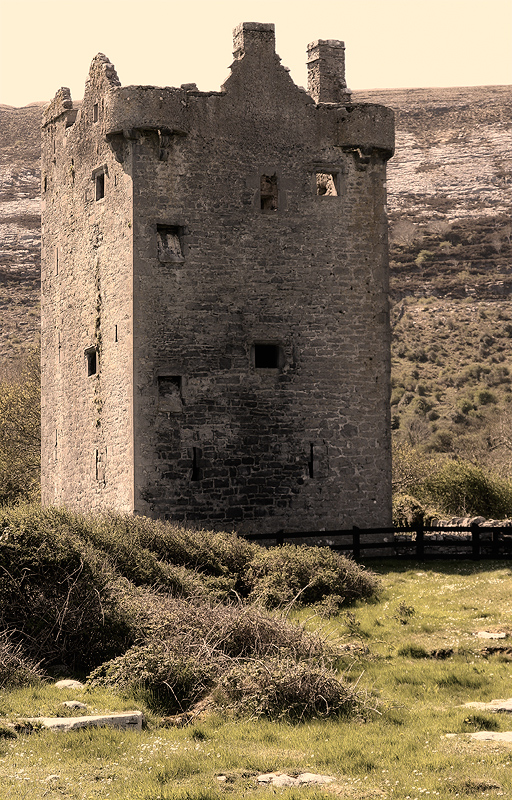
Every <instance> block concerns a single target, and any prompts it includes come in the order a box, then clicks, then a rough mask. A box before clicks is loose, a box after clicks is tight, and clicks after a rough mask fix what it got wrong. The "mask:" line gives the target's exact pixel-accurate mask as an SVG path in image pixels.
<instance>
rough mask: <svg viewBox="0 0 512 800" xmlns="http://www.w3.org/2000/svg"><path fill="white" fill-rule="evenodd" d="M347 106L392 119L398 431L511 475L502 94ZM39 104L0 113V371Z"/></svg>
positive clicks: (424, 96)
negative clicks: (382, 109)
mask: <svg viewBox="0 0 512 800" xmlns="http://www.w3.org/2000/svg"><path fill="white" fill-rule="evenodd" d="M353 99H354V101H355V102H373V103H375V102H376V103H382V104H384V105H388V106H390V107H392V108H393V109H394V110H395V112H396V141H397V146H396V154H395V156H394V158H392V159H391V161H390V162H389V165H388V203H389V218H390V262H391V263H390V267H391V299H392V303H393V314H392V321H393V327H394V341H393V387H394V391H393V399H392V402H393V425H394V428H395V435H396V437H397V438H398V439H400V438H402V439H404V440H406V441H408V442H410V443H412V444H414V445H416V444H422V446H425V445H426V446H427V447H428V448H430V449H434V450H441V451H447V452H459V453H461V454H464V455H468V454H469V455H470V457H472V458H477V459H479V460H481V461H482V460H486V458H488V459H489V461H490V462H491V463H492V464H493V465H495V464H499V465H500V466H503V467H504V468H506V469H508V465H509V459H508V452H509V451H508V449H507V447H506V446H505V445H503V442H504V441H505V438H506V437H505V436H504V434H503V430H504V426H505V427H506V424H505V422H504V420H506V419H508V416H509V407H510V406H509V400H510V399H511V398H512V393H511V392H510V380H511V378H510V376H511V375H512V356H511V354H510V341H509V339H510V337H511V333H510V331H512V325H511V324H509V322H508V319H509V297H510V294H511V292H512V258H511V256H512V244H511V239H512V225H511V212H512V147H511V145H512V86H485V87H462V88H449V89H444V88H442V89H439V88H437V89H436V88H431V89H428V88H427V89H402V90H400V89H389V90H379V91H371V92H355V93H354V96H353ZM43 105H44V104H43V103H40V104H32V105H30V106H27V107H26V108H19V109H16V108H11V107H9V106H0V126H1V129H2V145H1V147H0V253H1V255H0V311H1V314H2V326H1V328H0V376H1V374H2V371H4V372H5V370H6V369H8V367H9V364H16V362H17V361H18V359H19V356H20V354H21V353H22V352H23V351H24V350H26V349H27V348H29V347H30V346H31V345H33V344H34V343H35V342H36V340H37V337H38V330H39V311H38V304H39V271H40V236H39V124H40V117H41V108H42V106H43ZM485 391H488V392H490V393H491V397H490V399H489V395H488V394H487V395H486V394H485ZM482 392H483V394H482ZM482 398H483V400H482ZM500 431H501V433H500ZM485 440H487V441H488V442H489V444H488V445H484V441H485ZM500 442H501V444H500ZM486 448H487V449H486Z"/></svg>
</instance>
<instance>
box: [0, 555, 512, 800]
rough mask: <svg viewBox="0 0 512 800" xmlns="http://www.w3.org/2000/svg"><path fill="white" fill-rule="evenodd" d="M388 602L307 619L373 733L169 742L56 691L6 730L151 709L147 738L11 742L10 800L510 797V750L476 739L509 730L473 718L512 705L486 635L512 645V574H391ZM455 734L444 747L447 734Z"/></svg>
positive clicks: (30, 702)
mask: <svg viewBox="0 0 512 800" xmlns="http://www.w3.org/2000/svg"><path fill="white" fill-rule="evenodd" d="M372 568H373V569H374V570H375V571H376V572H378V573H379V574H380V575H381V577H382V579H383V583H384V587H385V589H384V592H383V594H382V596H381V597H380V599H379V600H378V601H376V602H372V603H364V602H360V603H358V604H356V605H355V606H352V607H351V609H350V610H348V611H347V610H345V611H342V612H340V613H339V614H337V615H335V616H332V617H330V618H328V617H326V616H325V610H324V611H323V616H322V614H321V613H315V611H319V609H314V608H310V609H303V610H302V611H300V612H297V619H299V620H300V621H302V622H303V623H305V624H306V625H307V626H308V627H312V628H315V629H318V628H321V630H322V631H323V633H324V634H325V635H326V636H328V637H330V638H331V639H332V640H334V641H338V642H339V643H340V644H341V645H345V647H346V652H345V655H344V657H343V658H342V659H341V661H340V671H341V672H344V674H345V675H346V676H347V677H348V678H349V679H350V680H351V681H352V682H353V683H356V682H358V688H361V689H362V688H364V689H365V690H366V691H367V692H368V694H369V702H368V706H369V707H373V708H375V711H374V712H370V715H369V718H368V720H366V721H360V722H354V721H351V722H348V721H346V722H338V721H332V720H331V721H327V720H324V721H314V722H309V723H307V724H306V723H304V724H297V725H290V724H285V723H280V722H273V723H272V722H268V721H265V720H257V719H250V720H244V721H237V720H234V719H230V718H229V717H227V716H220V715H216V716H210V717H205V718H200V719H198V720H197V721H195V723H194V724H191V725H189V726H187V727H184V728H169V727H163V726H162V725H161V720H160V719H158V718H157V717H156V716H155V715H154V714H151V712H147V709H145V708H144V706H143V704H141V703H140V702H137V700H136V699H134V698H120V697H118V696H115V695H113V694H109V693H108V692H107V691H106V690H100V689H94V690H92V689H91V690H87V689H84V690H79V691H78V692H72V693H70V692H66V693H65V694H66V697H64V695H63V693H62V691H61V690H57V689H55V688H54V687H52V686H44V685H43V686H39V687H34V688H29V689H27V688H25V689H20V690H17V691H12V692H4V693H2V694H1V695H0V717H4V718H11V719H13V718H15V717H16V716H18V715H30V716H36V715H57V714H59V715H62V714H63V711H62V707H61V706H60V704H61V703H62V701H63V700H64V699H76V700H80V701H83V702H85V703H86V704H87V705H88V707H89V708H88V712H87V713H101V712H102V711H107V710H111V711H112V710H126V709H131V708H141V710H143V711H145V712H146V713H147V720H148V724H147V728H146V729H145V730H144V731H143V732H142V733H135V732H122V731H115V730H111V729H97V730H89V731H79V732H76V733H70V734H53V733H50V732H41V733H34V734H32V735H30V736H26V735H18V736H17V737H16V738H11V737H9V736H8V735H5V736H4V735H2V733H1V730H2V729H1V725H0V799H1V800H11V798H16V799H18V798H21V799H23V800H42V798H48V799H49V800H56V798H73V800H75V799H76V800H79V799H80V800H82V798H84V799H85V798H87V799H89V798H91V800H92V798H95V800H106V798H112V800H114V799H117V798H119V799H120V798H123V799H124V800H132V799H133V800H142V799H144V800H157V798H159V799H160V800H218V799H219V798H224V797H226V798H229V797H231V798H242V797H244V798H252V797H254V798H262V799H263V798H269V797H275V796H276V794H277V796H279V797H283V798H287V800H291V798H296V800H298V798H299V797H300V798H308V800H323V799H325V800H327V798H332V797H346V798H399V799H402V800H414V798H417V799H418V800H419V798H423V797H427V796H431V797H436V798H453V797H512V770H511V769H510V766H511V765H512V752H511V749H510V746H507V745H503V744H498V743H490V742H480V741H475V740H471V739H470V737H469V736H468V734H469V733H471V732H473V731H477V730H498V731H499V730H507V729H512V722H511V721H509V719H508V717H507V715H502V714H501V715H500V714H492V713H489V712H482V711H480V710H475V709H471V708H467V707H464V704H465V703H467V702H472V701H489V700H492V699H496V698H506V697H509V696H511V695H512V691H511V678H512V647H510V646H509V643H508V641H507V640H506V639H505V640H503V639H497V640H485V639H482V638H479V637H478V636H476V634H477V632H478V631H490V632H498V631H500V632H507V633H509V634H511V633H512V617H511V610H512V573H511V570H510V566H509V565H508V564H507V563H504V562H500V563H497V562H485V563H484V562H483V563H482V564H474V563H472V562H442V563H441V562H432V563H428V564H414V563H412V562H407V563H406V564H405V563H398V562H390V561H386V562H378V563H376V564H375V565H373V567H372ZM447 733H452V734H457V735H456V736H454V737H451V738H446V737H445V734H447ZM271 771H282V772H286V773H287V774H290V775H297V774H299V773H302V772H314V773H319V774H323V775H331V776H333V777H335V778H336V781H335V783H333V784H330V785H326V786H323V787H317V788H306V787H303V788H296V789H277V790H276V789H272V788H262V787H258V785H257V780H256V777H257V775H258V774H260V773H266V772H271Z"/></svg>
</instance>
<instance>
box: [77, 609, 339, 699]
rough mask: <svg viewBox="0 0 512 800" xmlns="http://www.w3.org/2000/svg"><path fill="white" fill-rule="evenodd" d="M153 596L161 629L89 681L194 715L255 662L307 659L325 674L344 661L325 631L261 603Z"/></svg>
mask: <svg viewBox="0 0 512 800" xmlns="http://www.w3.org/2000/svg"><path fill="white" fill-rule="evenodd" d="M146 599H147V602H148V603H149V604H150V605H151V604H153V608H152V609H150V612H149V613H150V614H153V616H154V620H155V623H156V621H157V620H158V621H159V622H160V624H159V625H156V624H155V625H154V626H153V627H152V629H151V630H149V631H148V634H149V638H148V640H147V641H146V642H145V643H143V644H140V645H136V646H133V647H131V648H130V649H129V650H128V651H127V652H126V653H125V654H123V655H121V656H119V657H117V658H115V659H113V660H111V661H110V662H107V663H105V664H102V665H101V666H100V667H99V668H97V669H96V670H94V671H93V672H92V673H91V675H90V676H89V678H88V683H89V685H91V686H109V687H111V688H114V689H116V690H118V691H124V692H126V693H129V694H131V695H132V696H138V697H141V696H143V697H144V699H145V701H146V702H148V703H149V704H150V705H151V707H152V708H153V709H154V710H155V711H159V712H160V713H162V714H172V713H175V712H176V711H186V710H188V709H189V708H190V706H191V705H193V704H194V703H195V702H196V701H197V700H199V699H201V698H202V697H203V696H204V695H205V694H208V693H210V691H212V690H213V689H215V688H216V687H217V688H218V687H219V685H220V681H221V679H222V677H223V676H224V675H225V674H226V673H227V672H229V671H230V670H231V669H233V668H234V667H235V665H237V666H239V665H240V664H242V663H246V662H249V663H253V662H254V660H257V661H261V662H265V663H267V662H268V663H273V662H275V663H276V664H277V663H280V662H282V661H283V660H284V662H285V663H286V664H298V663H304V662H307V663H308V664H310V665H313V664H314V665H316V666H315V670H316V672H318V674H319V675H320V674H322V673H323V672H325V670H326V667H325V664H326V663H328V664H334V663H335V662H336V660H337V658H338V657H339V653H338V652H337V650H336V648H334V647H333V646H332V645H331V644H329V643H328V642H327V641H326V640H325V639H323V638H322V637H321V636H320V635H319V634H317V633H309V632H307V631H306V630H305V629H304V627H302V626H300V625H296V624H292V623H290V622H287V621H286V620H285V619H284V618H282V617H280V616H271V615H270V614H269V613H268V612H264V611H263V610H262V609H261V608H258V607H256V606H250V605H244V604H242V603H237V604H233V605H223V604H221V603H217V604H213V603H211V602H208V601H207V600H204V599H197V600H195V601H190V600H188V601H187V600H184V599H182V598H169V597H165V596H155V597H154V598H153V600H151V598H150V596H149V595H148V597H147V598H146ZM311 668H313V667H311ZM315 674H316V673H315ZM318 680H320V678H318ZM276 713H281V712H280V711H279V712H276Z"/></svg>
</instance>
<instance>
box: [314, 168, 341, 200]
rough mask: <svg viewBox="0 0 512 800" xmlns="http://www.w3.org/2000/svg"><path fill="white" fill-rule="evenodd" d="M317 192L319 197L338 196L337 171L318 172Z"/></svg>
mask: <svg viewBox="0 0 512 800" xmlns="http://www.w3.org/2000/svg"><path fill="white" fill-rule="evenodd" d="M316 193H317V195H319V197H337V196H338V187H337V174H336V173H335V172H317V173H316Z"/></svg>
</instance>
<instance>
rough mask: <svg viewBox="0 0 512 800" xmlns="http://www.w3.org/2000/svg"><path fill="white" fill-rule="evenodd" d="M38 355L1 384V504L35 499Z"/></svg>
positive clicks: (38, 464)
mask: <svg viewBox="0 0 512 800" xmlns="http://www.w3.org/2000/svg"><path fill="white" fill-rule="evenodd" d="M40 376H41V372H40V364H39V353H37V352H33V353H32V354H30V355H29V356H28V357H27V360H26V362H25V364H24V366H23V367H22V368H21V370H20V372H19V374H18V375H17V376H10V377H6V378H4V379H3V380H2V381H1V382H0V504H4V503H12V502H14V501H16V500H27V499H35V498H36V497H37V496H38V494H39V478H40V470H41V388H40Z"/></svg>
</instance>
